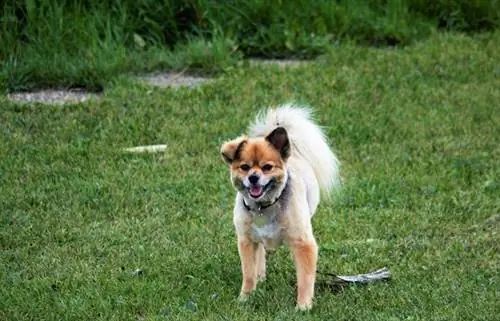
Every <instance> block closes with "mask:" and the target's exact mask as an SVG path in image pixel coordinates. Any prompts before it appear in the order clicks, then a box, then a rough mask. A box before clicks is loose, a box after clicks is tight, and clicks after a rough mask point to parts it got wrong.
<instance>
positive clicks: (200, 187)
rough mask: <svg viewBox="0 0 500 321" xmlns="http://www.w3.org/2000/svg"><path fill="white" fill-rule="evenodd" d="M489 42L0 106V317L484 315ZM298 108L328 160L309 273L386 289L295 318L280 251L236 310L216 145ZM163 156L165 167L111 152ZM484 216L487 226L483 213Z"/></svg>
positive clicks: (491, 83)
mask: <svg viewBox="0 0 500 321" xmlns="http://www.w3.org/2000/svg"><path fill="white" fill-rule="evenodd" d="M499 40H500V38H499V34H498V33H494V34H487V35H483V36H481V37H475V38H472V37H467V36H463V35H450V34H442V35H438V36H435V37H432V38H430V39H429V40H427V41H424V42H422V43H418V44H415V45H412V46H409V47H407V48H405V49H401V50H384V49H374V48H360V47H355V46H342V47H339V48H337V49H335V50H334V51H331V52H330V53H328V54H327V55H325V56H323V57H322V58H321V59H319V60H318V61H316V62H315V63H313V64H311V65H307V66H303V67H297V68H294V69H282V68H278V67H273V66H262V67H259V66H253V67H250V66H247V67H242V68H241V69H235V70H234V71H233V72H232V73H230V74H226V75H224V76H223V77H222V78H221V79H220V80H219V81H217V82H214V83H211V84H207V85H205V86H203V87H200V88H197V89H194V90H189V89H179V90H171V89H152V88H150V87H145V86H142V85H140V84H137V83H134V82H131V81H130V80H127V79H125V78H121V79H117V80H115V81H114V82H113V83H112V85H110V87H109V90H107V91H106V92H105V94H104V97H103V99H102V100H100V101H99V102H93V103H91V104H89V103H82V104H78V105H74V106H59V107H56V106H55V107H47V106H43V105H37V104H32V105H31V104H24V105H18V104H15V103H12V102H8V101H2V104H3V105H4V111H3V113H2V114H1V115H0V123H1V124H2V126H0V137H1V138H0V146H1V148H0V158H1V159H2V161H1V162H0V173H1V175H0V195H2V197H1V198H0V208H2V215H1V216H0V219H1V224H0V245H1V249H2V251H1V252H0V276H1V277H0V297H2V300H1V301H0V319H5V320H18V319H44V320H89V319H92V320H137V319H139V320H198V319H204V320H248V319H252V320H283V319H286V320H325V319H337V320H352V319H356V320H399V319H414V320H442V319H447V320H459V319H460V320H492V319H495V318H496V316H497V315H498V313H499V312H500V311H499V307H498V304H497V303H498V302H497V301H498V300H497V298H498V282H499V278H498V269H499V265H500V255H499V253H500V251H499V250H500V249H499V245H498V244H500V243H499V241H500V240H499V235H498V227H499V225H498V224H499V222H498V220H495V219H494V217H495V215H498V213H499V210H500V200H499V198H498V195H499V192H500V182H499V180H498V178H499V177H500V167H499V159H500V149H499V144H498V137H499V136H500V118H499V117H500V113H498V103H499V102H500V90H499V88H500V78H499V74H500V71H499V68H500V66H499V65H498V62H499V61H500V56H499V55H500V54H499V53H500V50H499V49H500V48H499V43H500V42H499ZM289 100H297V101H299V102H305V103H308V104H310V105H312V106H313V107H314V108H315V110H316V116H317V119H318V121H319V123H321V124H322V125H324V126H325V128H326V132H327V135H328V137H329V138H330V139H331V141H332V145H333V146H334V147H335V150H336V151H337V152H338V154H339V156H340V159H341V161H342V175H343V177H344V180H345V185H344V187H343V190H342V193H341V194H340V195H338V196H337V198H336V201H335V202H334V204H333V205H327V204H322V205H321V206H320V209H319V211H318V213H317V215H316V216H315V219H314V223H313V226H314V229H315V235H316V237H317V240H318V243H319V244H320V262H319V269H320V270H321V271H327V272H336V273H341V274H350V273H360V272H367V271H369V270H371V269H374V268H378V267H381V266H388V267H389V268H390V269H391V270H392V272H393V275H394V278H393V280H392V281H391V282H388V283H376V284H372V285H369V286H366V287H348V288H345V289H344V290H342V291H340V292H338V293H331V292H330V291H329V290H328V289H325V288H324V287H321V286H319V287H318V288H319V289H318V293H317V297H316V307H315V308H314V309H313V310H312V311H311V312H310V313H309V314H296V313H295V312H294V310H293V308H294V302H295V287H294V282H295V281H294V279H295V273H294V267H293V264H292V261H291V259H290V255H289V253H288V251H287V250H286V248H280V249H279V250H278V251H276V252H275V253H273V254H272V255H271V257H270V259H269V267H268V280H267V281H266V282H265V283H264V284H263V285H262V286H261V287H260V288H259V290H258V291H257V293H256V294H255V295H254V296H253V297H252V298H251V300H250V301H249V302H248V303H247V304H244V305H239V304H237V303H236V302H235V298H236V295H237V293H238V290H239V286H240V268H239V260H238V254H237V250H236V244H235V236H234V232H233V227H232V224H231V207H232V202H233V196H234V192H233V190H232V188H231V186H230V183H229V181H228V177H227V175H228V173H227V170H226V168H225V165H224V164H223V162H222V161H221V160H220V156H219V153H218V151H219V146H220V144H221V143H222V142H223V141H224V140H225V139H228V138H231V137H234V136H235V135H238V134H240V133H241V132H242V131H243V130H244V128H246V126H247V124H248V122H249V121H250V120H252V119H253V117H254V115H255V113H256V111H257V107H261V106H268V105H273V104H278V103H282V102H284V101H289ZM163 142H165V143H167V144H168V150H167V151H166V153H165V155H142V156H141V155H129V154H124V153H122V152H121V151H120V149H121V148H123V147H129V146H132V145H139V144H154V143H163ZM492 217H493V219H491V218H492Z"/></svg>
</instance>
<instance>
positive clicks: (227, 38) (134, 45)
mask: <svg viewBox="0 0 500 321" xmlns="http://www.w3.org/2000/svg"><path fill="white" fill-rule="evenodd" d="M0 15H1V17H0V31H1V37H0V89H5V90H7V91H13V90H23V89H30V88H32V87H47V86H61V85H63V86H70V87H71V86H83V87H87V88H89V89H94V90H100V89H101V88H102V87H103V86H104V84H105V83H106V82H107V81H108V80H109V79H110V78H111V77H113V76H114V75H116V74H118V73H123V72H126V71H140V70H148V69H156V68H168V69H172V68H184V67H191V66H196V67H200V66H201V67H202V68H204V69H208V70H220V69H224V67H225V66H227V65H228V64H232V63H234V62H235V61H236V60H237V59H238V57H239V55H240V54H244V55H246V56H264V57H290V56H295V57H312V56H315V55H318V54H321V53H324V52H325V51H327V50H328V48H329V47H331V46H332V44H336V43H339V42H341V41H343V40H346V39H348V40H352V41H355V42H357V43H362V44H367V45H377V46H385V45H399V46H402V45H406V44H409V43H411V42H413V41H415V40H416V39H421V38H423V37H426V36H427V35H428V34H429V33H432V32H433V31H434V30H436V29H438V28H447V29H450V30H458V31H467V32H475V31H482V30H489V29H493V28H496V27H498V26H499V25H500V2H499V1H498V0H491V1H480V0H474V1H467V0H439V1H431V0H371V1H369V0H357V1H350V0H337V1H331V0H315V1H307V0H295V1H282V0H277V1H263V0H232V1H216V0H185V1H180V0H163V1H161V0H156V1H153V0H140V1H132V0H106V1H101V2H97V1H90V0H75V1H69V0H60V1H55V0H25V1H17V0H7V1H5V2H4V3H3V5H2V7H0ZM185 43H188V44H187V45H185ZM193 44H195V45H193ZM180 49H182V50H180ZM172 50H174V51H175V54H172ZM205 56H206V57H207V58H204V57H205ZM205 59H206V60H207V61H204V60H205Z"/></svg>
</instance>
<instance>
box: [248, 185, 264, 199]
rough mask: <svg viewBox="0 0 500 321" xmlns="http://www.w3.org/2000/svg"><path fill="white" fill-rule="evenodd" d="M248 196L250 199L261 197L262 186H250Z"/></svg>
mask: <svg viewBox="0 0 500 321" xmlns="http://www.w3.org/2000/svg"><path fill="white" fill-rule="evenodd" d="M250 195H251V196H252V197H259V196H260V195H262V186H258V185H257V186H252V187H250Z"/></svg>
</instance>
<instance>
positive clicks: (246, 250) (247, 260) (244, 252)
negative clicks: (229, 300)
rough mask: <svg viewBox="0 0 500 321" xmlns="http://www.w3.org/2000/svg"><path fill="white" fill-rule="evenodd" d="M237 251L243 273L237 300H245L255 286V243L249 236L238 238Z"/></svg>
mask: <svg viewBox="0 0 500 321" xmlns="http://www.w3.org/2000/svg"><path fill="white" fill-rule="evenodd" d="M238 252H239V254H240V261H241V272H242V275H243V283H242V285H241V292H240V296H239V297H238V300H239V301H246V300H247V299H248V295H249V294H250V293H251V292H252V291H253V290H255V287H256V286H257V264H256V252H257V244H256V243H254V242H253V241H252V240H250V239H249V238H246V237H242V238H239V239H238Z"/></svg>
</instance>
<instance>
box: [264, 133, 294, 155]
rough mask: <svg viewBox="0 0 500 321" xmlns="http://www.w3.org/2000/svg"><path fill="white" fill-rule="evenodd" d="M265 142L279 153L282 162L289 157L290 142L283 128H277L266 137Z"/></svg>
mask: <svg viewBox="0 0 500 321" xmlns="http://www.w3.org/2000/svg"><path fill="white" fill-rule="evenodd" d="M266 140H267V141H268V142H270V143H271V145H273V146H274V148H276V149H277V150H278V151H279V152H280V155H281V158H282V159H283V160H286V159H287V158H288V157H289V156H290V141H289V140H288V134H287V133H286V130H285V129H284V128H283V127H278V128H276V129H275V130H273V132H272V133H270V134H269V135H267V137H266Z"/></svg>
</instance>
